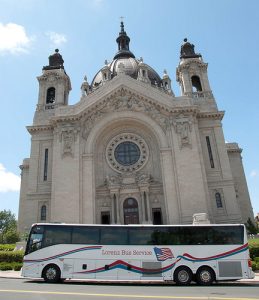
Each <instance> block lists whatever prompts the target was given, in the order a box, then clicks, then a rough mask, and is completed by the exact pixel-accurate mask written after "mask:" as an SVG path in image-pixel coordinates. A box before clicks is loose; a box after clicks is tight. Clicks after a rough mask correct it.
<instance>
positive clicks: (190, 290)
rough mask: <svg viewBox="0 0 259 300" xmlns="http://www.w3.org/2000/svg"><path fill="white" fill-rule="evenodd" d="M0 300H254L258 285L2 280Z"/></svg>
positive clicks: (0, 279) (256, 295)
mask: <svg viewBox="0 0 259 300" xmlns="http://www.w3.org/2000/svg"><path fill="white" fill-rule="evenodd" d="M0 299H1V300H13V299H16V300H25V299H26V300H54V299H55V300H59V299H61V300H74V299H78V300H81V299H84V300H106V299H107V300H108V299H123V300H133V299H136V300H138V299H157V300H159V299H174V300H191V299H192V300H206V299H210V300H251V299H259V283H237V282H235V283H224V284H223V283H220V284H216V285H213V286H211V287H200V286H197V285H191V286H189V287H178V286H176V285H174V284H172V285H169V284H166V285H158V284H155V285H144V284H126V283H125V284H119V283H116V284H114V283H113V284H107V283H105V284H104V283H103V284H100V283H99V284H96V283H86V282H79V281H68V282H67V281H66V282H65V283H63V284H46V283H44V282H43V281H32V280H25V279H10V278H0Z"/></svg>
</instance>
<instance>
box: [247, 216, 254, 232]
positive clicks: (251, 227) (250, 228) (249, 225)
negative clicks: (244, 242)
mask: <svg viewBox="0 0 259 300" xmlns="http://www.w3.org/2000/svg"><path fill="white" fill-rule="evenodd" d="M246 229H247V231H248V233H250V234H256V233H257V228H256V226H255V224H254V222H253V221H252V220H251V219H250V218H248V220H247V222H246Z"/></svg>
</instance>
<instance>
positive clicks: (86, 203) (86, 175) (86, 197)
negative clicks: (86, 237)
mask: <svg viewBox="0 0 259 300" xmlns="http://www.w3.org/2000/svg"><path fill="white" fill-rule="evenodd" d="M93 169H94V168H93V155H92V154H88V155H84V156H83V170H82V172H83V181H82V182H84V184H83V185H82V189H83V196H82V221H83V223H88V224H93V223H95V206H94V199H95V193H94V192H95V188H94V174H93Z"/></svg>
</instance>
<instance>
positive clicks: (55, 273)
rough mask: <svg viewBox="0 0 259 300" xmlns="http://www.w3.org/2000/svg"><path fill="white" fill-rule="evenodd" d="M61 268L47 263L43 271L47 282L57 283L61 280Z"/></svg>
mask: <svg viewBox="0 0 259 300" xmlns="http://www.w3.org/2000/svg"><path fill="white" fill-rule="evenodd" d="M60 275H61V272H60V268H59V267H58V266H57V265H54V264H50V265H47V266H46V267H45V268H44V269H43V271H42V277H43V278H44V280H45V282H48V283H55V282H59V281H60Z"/></svg>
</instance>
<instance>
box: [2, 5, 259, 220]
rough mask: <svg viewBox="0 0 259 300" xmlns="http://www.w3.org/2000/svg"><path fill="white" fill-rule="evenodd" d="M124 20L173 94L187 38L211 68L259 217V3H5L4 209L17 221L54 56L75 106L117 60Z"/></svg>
mask: <svg viewBox="0 0 259 300" xmlns="http://www.w3.org/2000/svg"><path fill="white" fill-rule="evenodd" d="M120 17H123V20H124V25H125V31H126V32H127V34H128V36H129V37H130V38H131V42H130V50H131V51H132V52H133V53H134V54H135V56H136V57H137V58H140V57H143V59H144V62H145V63H147V64H149V65H150V66H152V67H153V68H154V69H155V70H156V71H157V73H158V74H159V75H160V76H162V75H163V71H164V69H166V70H167V72H168V74H169V76H170V78H171V80H172V88H173V91H174V93H175V95H176V96H179V95H180V88H179V85H178V83H177V82H176V67H177V66H178V64H179V52H180V47H181V44H182V43H183V39H184V38H188V40H189V41H190V42H191V43H193V44H194V45H195V51H196V52H197V53H201V54H202V57H203V60H204V61H205V62H207V63H208V64H209V66H208V76H209V81H210V86H211V88H212V91H213V94H214V97H215V99H216V101H217V104H218V108H219V110H223V111H225V117H224V119H223V130H224V135H225V140H226V141H227V142H237V143H238V144H239V146H240V148H242V149H243V152H242V157H243V164H244V170H245V174H246V179H247V184H248V189H249V193H250V198H251V202H252V206H253V210H254V214H256V213H259V184H258V179H259V151H258V149H259V134H258V130H259V98H258V87H259V71H258V70H259V35H258V28H259V1H257V0H195V1H193V0H177V1H176V0H161V1H157V0H123V1H122V0H73V1H66V0H63V1H62V0H55V1H53V0H16V1H15V0H0V105H1V118H0V128H1V130H0V141H1V147H0V210H3V209H6V210H11V211H12V212H13V213H14V214H15V215H16V216H18V206H19V189H20V169H19V165H21V163H22V161H23V159H24V158H27V157H29V156H30V135H29V133H28V132H27V130H26V126H28V125H32V121H33V116H34V112H35V109H36V104H37V100H38V81H37V78H36V77H37V76H39V75H41V74H42V67H43V66H45V65H48V57H49V55H51V54H53V53H54V50H55V49H56V48H58V49H59V50H60V53H61V54H62V56H63V59H64V61H65V63H64V66H65V69H66V72H67V74H68V75H69V76H70V79H71V83H72V91H71V93H70V96H69V104H75V103H77V102H78V101H79V99H80V95H81V92H80V86H81V84H82V82H83V78H84V76H85V75H86V76H87V78H88V81H89V82H91V80H92V78H93V77H94V75H95V74H96V73H97V72H98V70H99V69H100V68H101V67H103V66H104V61H105V60H106V59H107V60H108V61H111V60H112V59H113V56H114V55H115V53H116V52H117V44H116V38H117V36H118V33H119V31H120V21H121V18H120Z"/></svg>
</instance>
